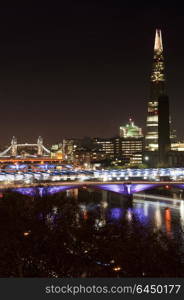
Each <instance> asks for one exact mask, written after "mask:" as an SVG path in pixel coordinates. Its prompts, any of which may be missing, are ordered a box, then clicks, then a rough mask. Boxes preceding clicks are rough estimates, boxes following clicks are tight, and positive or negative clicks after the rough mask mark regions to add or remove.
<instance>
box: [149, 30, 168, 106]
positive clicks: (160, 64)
mask: <svg viewBox="0 0 184 300" xmlns="http://www.w3.org/2000/svg"><path fill="white" fill-rule="evenodd" d="M163 94H165V74H164V57H163V44H162V33H161V30H160V29H156V34H155V44H154V57H153V68H152V73H151V95H150V97H151V99H150V100H151V101H158V98H159V96H161V95H163Z"/></svg>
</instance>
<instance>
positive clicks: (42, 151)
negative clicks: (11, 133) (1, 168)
mask: <svg viewBox="0 0 184 300" xmlns="http://www.w3.org/2000/svg"><path fill="white" fill-rule="evenodd" d="M25 149H34V151H36V153H35V154H30V153H25V154H22V152H21V151H22V150H25ZM19 152H20V153H19ZM50 154H51V152H50V150H48V149H47V148H46V147H45V146H44V145H43V139H42V137H41V136H39V137H38V140H37V143H35V144H28V143H25V144H18V143H17V139H16V138H15V137H13V138H12V141H11V144H10V146H9V147H8V148H7V149H5V150H4V151H3V152H1V153H0V158H9V157H17V158H18V157H19V158H21V157H23V156H29V157H33V158H34V157H40V156H43V157H44V156H50Z"/></svg>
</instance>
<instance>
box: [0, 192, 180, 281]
mask: <svg viewBox="0 0 184 300" xmlns="http://www.w3.org/2000/svg"><path fill="white" fill-rule="evenodd" d="M35 191H36V188H35ZM182 199H184V196H183V193H182V192H181V191H179V190H178V191H175V192H167V193H165V192H163V191H160V192H159V191H157V192H156V193H155V191H153V192H149V194H136V195H134V197H133V202H132V204H131V203H129V202H127V201H126V197H125V196H122V195H119V194H115V193H111V192H107V191H94V190H91V189H79V190H78V189H74V190H69V191H66V192H60V193H56V194H54V195H48V194H46V193H40V191H39V190H38V189H37V191H36V192H35V193H34V195H27V194H25V193H20V191H19V193H17V192H15V191H1V192H0V235H1V239H0V277H183V276H184V254H183V253H184V233H183V229H184V201H183V200H182Z"/></svg>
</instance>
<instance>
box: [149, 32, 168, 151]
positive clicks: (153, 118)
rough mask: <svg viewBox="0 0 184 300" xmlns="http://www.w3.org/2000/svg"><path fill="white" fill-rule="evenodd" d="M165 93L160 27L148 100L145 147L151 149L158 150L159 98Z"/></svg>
mask: <svg viewBox="0 0 184 300" xmlns="http://www.w3.org/2000/svg"><path fill="white" fill-rule="evenodd" d="M165 94H166V91H165V74H164V57H163V44H162V33H161V30H160V29H157V30H156V34H155V44H154V57H153V67H152V73H151V88H150V100H149V102H148V114H147V121H146V127H147V128H146V136H145V147H146V150H149V151H155V150H158V99H159V97H160V96H162V95H165Z"/></svg>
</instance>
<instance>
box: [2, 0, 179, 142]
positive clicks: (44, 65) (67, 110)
mask: <svg viewBox="0 0 184 300" xmlns="http://www.w3.org/2000/svg"><path fill="white" fill-rule="evenodd" d="M93 2H94V1H93ZM96 8H97V9H96ZM156 11H157V13H156ZM171 13H172V19H171V18H170V17H171ZM1 14H2V16H1V17H2V18H1V24H2V25H3V26H2V41H1V49H0V56H1V60H0V66H1V68H0V69H1V70H0V75H1V80H0V92H1V109H2V113H1V126H2V128H5V129H6V130H5V131H4V132H2V131H1V135H0V144H1V145H2V144H8V143H9V141H10V140H11V138H12V136H13V135H15V136H16V137H17V138H18V139H19V140H23V141H25V140H30V141H32V140H35V137H37V136H39V135H41V136H43V137H44V140H45V141H48V143H54V142H58V141H59V140H61V139H62V138H63V137H83V136H101V137H110V136H115V135H118V128H119V126H120V125H121V124H125V123H126V122H127V120H128V119H129V117H132V118H133V119H134V120H135V122H136V124H138V125H139V126H140V127H143V128H145V124H146V113H147V101H148V97H149V84H150V82H149V81H150V74H151V67H152V58H153V46H154V34H155V29H156V28H161V30H162V33H163V40H164V56H165V60H166V78H167V90H168V94H169V97H170V103H171V115H172V120H173V126H174V127H175V128H176V129H177V135H178V136H179V138H182V137H183V134H182V130H183V126H182V124H181V121H180V120H181V119H182V108H183V103H182V63H181V61H180V56H181V55H182V51H183V50H182V49H183V47H184V45H183V41H182V40H181V39H180V35H179V31H178V28H179V27H180V28H181V25H182V22H183V21H182V18H181V17H182V16H181V14H180V12H179V8H177V9H176V8H174V10H173V8H172V9H171V7H169V6H168V7H167V9H165V10H164V9H163V7H160V8H159V9H158V8H157V9H156V8H155V9H153V10H152V8H151V7H149V6H147V7H139V8H137V7H135V8H134V9H130V8H129V7H123V6H122V5H120V6H118V5H117V4H115V3H114V4H107V5H106V6H105V7H104V5H103V4H102V3H98V4H97V3H96V4H95V5H94V4H93V3H92V2H90V1H89V3H88V4H84V3H82V2H80V3H78V5H76V4H74V3H72V2H71V3H70V4H65V6H64V7H63V11H59V12H57V9H56V8H55V9H53V8H52V9H51V10H50V11H49V9H48V7H45V8H44V9H42V10H41V9H40V8H38V10H37V11H36V12H35V11H34V10H33V9H30V10H29V11H28V10H27V11H26V10H25V11H24V8H19V9H18V8H16V9H15V8H12V9H10V8H8V9H7V8H6V7H3V8H1ZM79 16H80V18H79ZM135 17H138V18H139V21H140V22H139V24H137V21H136V19H135ZM79 19H80V20H79ZM15 20H16V23H15ZM173 22H174V24H175V26H174V27H173ZM8 23H9V26H8V27H7V26H6V24H8ZM14 23H15V26H13V24H14ZM22 24H24V26H22ZM84 24H85V26H83V25H84ZM136 24H137V26H136ZM146 25H147V26H146ZM74 27H75V28H74ZM133 33H134V34H133ZM69 50H70V51H69ZM132 86H133V88H132ZM132 103H133V105H132ZM71 107H72V109H71ZM125 107H126V109H125ZM112 116H113V117H112ZM84 124H85V126H84ZM143 132H144V134H145V130H143Z"/></svg>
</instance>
